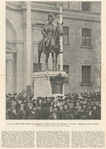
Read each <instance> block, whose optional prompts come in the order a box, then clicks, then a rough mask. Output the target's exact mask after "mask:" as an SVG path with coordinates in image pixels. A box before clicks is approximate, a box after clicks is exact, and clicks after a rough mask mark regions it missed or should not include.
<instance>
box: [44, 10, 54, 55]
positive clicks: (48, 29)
mask: <svg viewBox="0 0 106 149" xmlns="http://www.w3.org/2000/svg"><path fill="white" fill-rule="evenodd" d="M53 21H54V15H53V14H52V13H49V14H48V23H47V24H45V25H44V28H43V29H42V31H41V33H42V34H43V37H44V38H43V49H44V52H47V51H46V48H47V47H48V46H49V44H50V43H51V45H52V46H54V45H55V41H54V39H53V34H54V32H55V26H54V24H53ZM48 52H49V51H48Z"/></svg>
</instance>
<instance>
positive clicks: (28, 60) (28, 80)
mask: <svg viewBox="0 0 106 149" xmlns="http://www.w3.org/2000/svg"><path fill="white" fill-rule="evenodd" d="M31 49H32V46H31V2H30V1H27V50H26V64H27V65H26V74H27V75H26V76H27V77H26V85H27V101H29V98H30V96H31V80H32V77H31V76H32V72H31Z"/></svg>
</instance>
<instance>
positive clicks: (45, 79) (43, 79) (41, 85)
mask: <svg viewBox="0 0 106 149" xmlns="http://www.w3.org/2000/svg"><path fill="white" fill-rule="evenodd" d="M65 77H67V74H66V72H64V71H41V72H35V73H34V74H33V79H34V97H35V98H36V97H39V96H41V97H45V96H47V97H51V96H64V79H65Z"/></svg>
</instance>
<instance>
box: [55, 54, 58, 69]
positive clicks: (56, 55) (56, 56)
mask: <svg viewBox="0 0 106 149" xmlns="http://www.w3.org/2000/svg"><path fill="white" fill-rule="evenodd" d="M57 59H58V53H55V70H57Z"/></svg>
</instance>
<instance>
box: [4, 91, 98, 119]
mask: <svg viewBox="0 0 106 149" xmlns="http://www.w3.org/2000/svg"><path fill="white" fill-rule="evenodd" d="M6 119H13V120H14V119H20V120H21V119H35V120H36V119H39V120H42V119H45V120H46V119H49V120H50V119H51V120H52V119H67V120H69V119H101V94H100V92H93V93H91V92H90V93H86V92H85V93H81V94H77V93H75V94H67V95H64V96H57V97H37V98H36V99H35V98H34V96H31V97H30V100H29V101H28V100H27V96H26V95H25V94H23V93H19V94H16V93H15V94H7V95H6Z"/></svg>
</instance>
